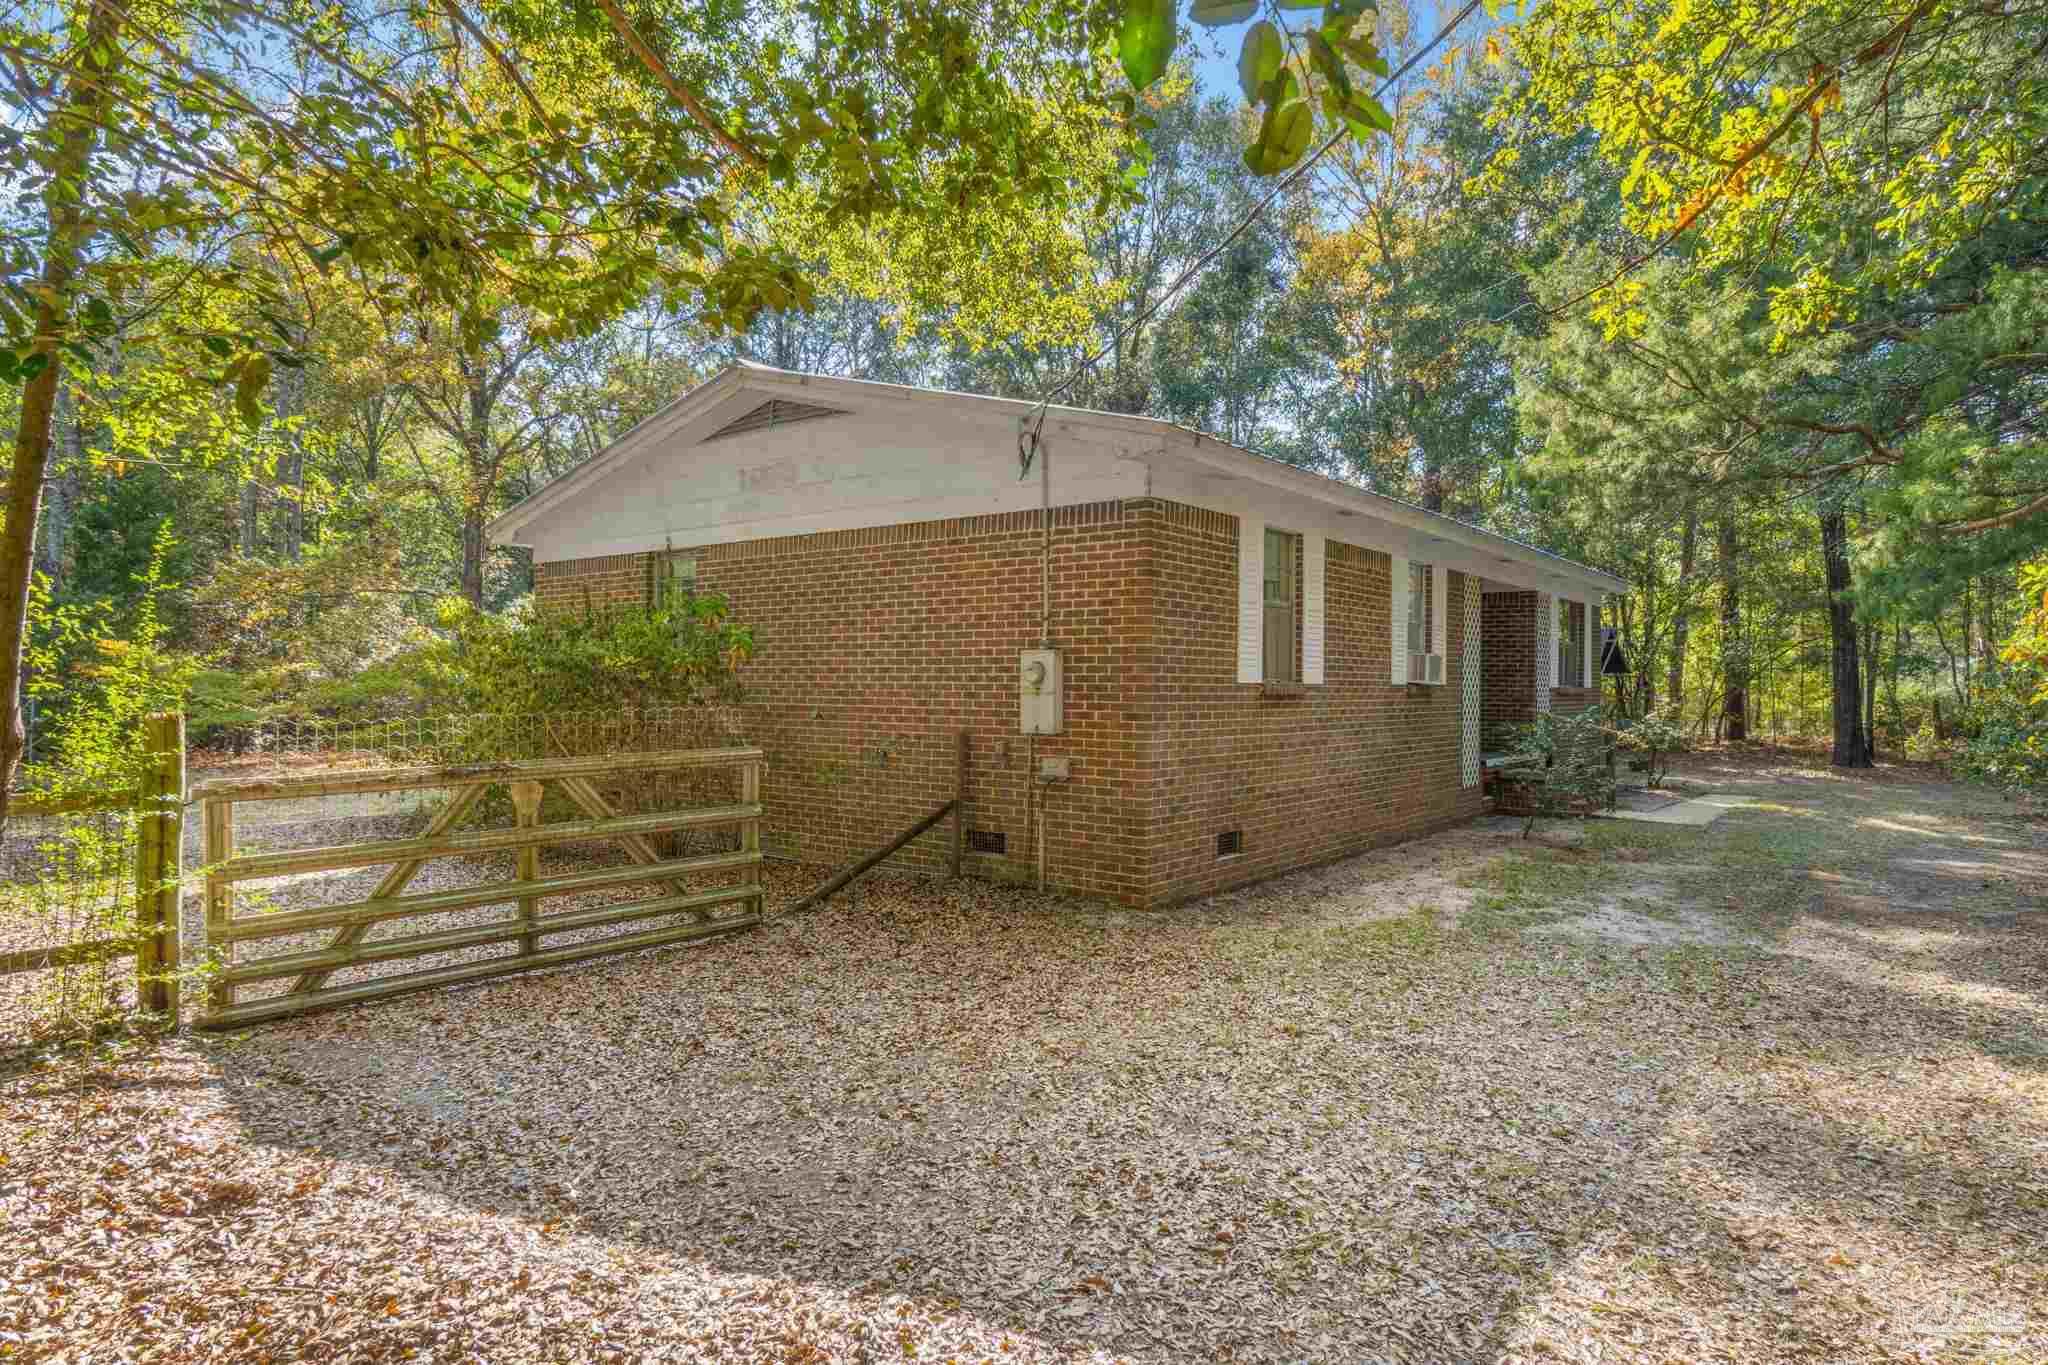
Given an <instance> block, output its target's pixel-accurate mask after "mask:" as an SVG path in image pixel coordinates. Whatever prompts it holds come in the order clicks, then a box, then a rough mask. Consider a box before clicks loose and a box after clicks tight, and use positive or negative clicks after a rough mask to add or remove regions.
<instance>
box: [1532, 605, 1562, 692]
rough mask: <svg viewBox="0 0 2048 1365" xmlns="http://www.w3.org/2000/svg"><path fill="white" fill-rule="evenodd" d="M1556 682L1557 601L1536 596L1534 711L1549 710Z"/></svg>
mask: <svg viewBox="0 0 2048 1365" xmlns="http://www.w3.org/2000/svg"><path fill="white" fill-rule="evenodd" d="M1556 680H1557V599H1556V598H1555V597H1553V596H1551V595H1550V594H1549V593H1547V592H1539V593H1537V594H1536V709H1537V710H1538V711H1539V712H1541V711H1548V710H1549V709H1550V688H1551V685H1552V684H1553V683H1554V682H1555V681H1556Z"/></svg>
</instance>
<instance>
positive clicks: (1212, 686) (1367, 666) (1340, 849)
mask: <svg viewBox="0 0 2048 1365" xmlns="http://www.w3.org/2000/svg"><path fill="white" fill-rule="evenodd" d="M1127 505H1128V506H1131V507H1133V508H1134V509H1135V512H1134V514H1135V515H1136V516H1137V517H1138V519H1139V522H1140V525H1141V526H1142V527H1143V528H1144V534H1143V535H1142V536H1141V541H1142V544H1143V549H1142V550H1141V559H1140V570H1139V591H1140V596H1141V599H1142V600H1143V601H1144V603H1145V607H1144V609H1142V610H1141V611H1140V613H1139V614H1140V616H1141V618H1143V619H1145V620H1146V621H1147V622H1148V623H1149V629H1148V631H1147V637H1146V639H1145V640H1144V642H1143V644H1142V645H1141V646H1140V648H1139V651H1138V661H1139V673H1140V675H1141V678H1142V686H1143V689H1144V692H1143V701H1142V704H1141V705H1140V706H1139V707H1138V708H1137V712H1138V715H1139V716H1140V717H1141V720H1140V726H1141V731H1140V737H1139V746H1138V748H1139V753H1140V755H1141V773H1140V776H1139V780H1138V786H1139V787H1140V789H1141V790H1142V792H1143V793H1144V796H1145V798H1146V800H1147V801H1148V803H1149V804H1150V805H1151V806H1152V809H1153V811H1154V818H1153V820H1152V824H1151V829H1150V834H1149V843H1150V867H1149V870H1148V876H1147V883H1146V890H1147V901H1148V902H1149V903H1152V904H1168V903H1171V902H1173V901H1177V900H1182V899H1185V898H1187V897H1190V896H1197V895H1202V894H1204V893H1207V892H1210V891H1216V890H1220V889H1223V888H1225V887H1229V886H1235V885H1238V884H1241V883H1244V882H1250V881H1255V880H1258V879H1259V878H1262V877H1269V876H1272V875H1274V874H1275V873H1278V872H1283V871H1286V870H1288V869H1289V868H1295V867H1301V866H1305V865H1308V864H1312V863H1316V862H1322V861H1326V860H1328V859H1331V858H1336V857H1340V856H1343V855H1344V854H1347V853H1352V852H1356V851H1359V850H1362V849H1366V848H1370V847H1373V846H1374V845H1377V844H1384V843H1388V842H1391V841H1393V840H1396V839H1400V838H1405V837H1408V836H1410V835H1413V834H1417V833H1420V832H1422V831H1424V830H1427V829H1431V828H1434V827H1437V826H1441V825H1444V824H1448V823H1450V822H1452V821H1454V820H1457V819H1462V818H1465V817H1467V816H1470V815H1474V814H1477V813H1478V812H1479V811H1480V810H1481V809H1482V805H1483V803H1482V801H1481V799H1480V796H1479V792H1478V789H1477V788H1472V789H1470V790H1464V789H1461V788H1460V786H1459V764H1458V697H1459V687H1460V685H1461V680H1462V669H1463V662H1464V661H1463V644H1464V640H1463V631H1462V629H1453V630H1451V631H1449V632H1448V635H1449V645H1450V650H1451V653H1450V657H1449V659H1448V661H1447V667H1448V669H1449V678H1448V679H1447V685H1446V686H1443V687H1414V688H1411V687H1408V686H1406V685H1402V686H1395V685H1393V684H1392V683H1391V682H1390V681H1389V674H1390V673H1391V671H1392V657H1391V639H1390V636H1389V633H1388V627H1389V624H1390V615H1391V611H1392V600H1391V591H1390V582H1389V579H1390V574H1391V571H1392V563H1391V561H1390V560H1389V559H1388V557H1387V556H1386V555H1384V554H1380V553H1378V552H1377V551H1370V550H1363V549H1359V548H1357V547H1355V546H1351V545H1346V544H1343V543H1341V542H1338V541H1330V542H1328V551H1327V558H1326V565H1327V567H1326V570H1325V621H1326V624H1325V634H1324V642H1325V643H1324V656H1325V664H1324V670H1325V671H1324V678H1325V681H1324V683H1323V684H1322V685H1320V686H1310V687H1308V688H1306V689H1303V690H1302V694H1301V695H1297V696H1269V695H1267V694H1266V693H1265V691H1264V689H1263V688H1261V687H1260V686H1258V685H1257V684H1244V683H1239V682H1238V681H1237V680H1236V679H1237V605H1236V593H1237V528H1236V521H1235V519H1234V518H1231V517H1228V516H1224V515H1221V514H1218V513H1212V512H1203V511H1198V510H1196V509H1193V508H1188V507H1182V506H1179V505H1177V504H1172V503H1161V502H1150V503H1142V504H1136V503H1134V504H1127ZM1450 582H1451V588H1450V596H1451V601H1450V603H1449V604H1447V605H1448V606H1449V608H1450V617H1449V619H1450V620H1451V621H1452V622H1457V621H1461V620H1463V616H1462V615H1461V613H1462V610H1463V597H1462V594H1463V592H1464V591H1465V586H1466V582H1467V580H1466V579H1465V578H1464V577H1463V576H1462V575H1458V574H1453V575H1451V579H1450ZM1227 830H1242V831H1243V834H1244V851H1243V852H1242V853H1241V854H1239V855H1237V856H1235V857H1230V858H1224V859H1219V858H1218V857H1217V856H1216V836H1217V834H1219V833H1221V832H1224V831H1227Z"/></svg>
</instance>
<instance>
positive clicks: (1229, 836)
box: [1216, 829, 1244, 858]
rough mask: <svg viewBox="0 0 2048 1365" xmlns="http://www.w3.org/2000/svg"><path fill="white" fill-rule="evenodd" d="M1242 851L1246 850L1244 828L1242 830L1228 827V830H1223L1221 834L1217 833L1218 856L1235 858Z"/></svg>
mask: <svg viewBox="0 0 2048 1365" xmlns="http://www.w3.org/2000/svg"><path fill="white" fill-rule="evenodd" d="M1242 852H1244V831H1243V830H1241V829H1226V830H1224V831H1223V832H1222V833H1221V834H1219V835H1217V836H1216V856H1217V857H1219V858H1235V857H1236V856H1237V855H1238V854H1240V853H1242Z"/></svg>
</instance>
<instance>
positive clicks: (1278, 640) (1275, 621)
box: [1265, 530, 1301, 683]
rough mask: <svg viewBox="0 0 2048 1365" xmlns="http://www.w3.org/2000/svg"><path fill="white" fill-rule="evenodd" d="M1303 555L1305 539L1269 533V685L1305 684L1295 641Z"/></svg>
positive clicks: (1267, 629) (1267, 573)
mask: <svg viewBox="0 0 2048 1365" xmlns="http://www.w3.org/2000/svg"><path fill="white" fill-rule="evenodd" d="M1300 554H1301V537H1300V536H1298V535H1295V534H1294V533H1293V532H1291V531H1271V530H1269V531H1267V532H1266V635H1265V639H1266V645H1265V663H1266V672H1265V678H1266V681H1267V682H1269V683H1294V682H1300V681H1301V674H1300V672H1299V670H1297V669H1296V667H1295V640H1296V637H1297V635H1298V634H1299V632H1298V630H1297V626H1298V624H1299V618H1298V617H1297V615H1296V608H1295V586H1296V584H1297V582H1298V581H1299V580H1298V578H1297V575H1296V571H1295V566H1296V564H1297V563H1298V562H1299V558H1300Z"/></svg>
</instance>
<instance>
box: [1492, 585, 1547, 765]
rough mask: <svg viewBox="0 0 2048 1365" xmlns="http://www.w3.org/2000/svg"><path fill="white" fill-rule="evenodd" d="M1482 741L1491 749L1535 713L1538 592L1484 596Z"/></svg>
mask: <svg viewBox="0 0 2048 1365" xmlns="http://www.w3.org/2000/svg"><path fill="white" fill-rule="evenodd" d="M1479 638H1480V642H1481V646H1482V647H1481V649H1480V654H1481V656H1482V661H1483V662H1482V669H1481V677H1480V683H1479V736H1480V739H1479V743H1480V747H1482V748H1484V749H1486V750H1487V751H1488V752H1492V751H1494V750H1497V749H1504V748H1506V747H1507V746H1508V745H1509V744H1510V743H1512V742H1513V736H1514V732H1515V729H1516V727H1517V726H1522V725H1527V724H1529V723H1530V722H1532V721H1534V720H1535V719H1536V594H1535V593H1533V592H1490V593H1487V594H1486V596H1485V597H1484V598H1482V599H1481V602H1480V608H1479Z"/></svg>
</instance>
